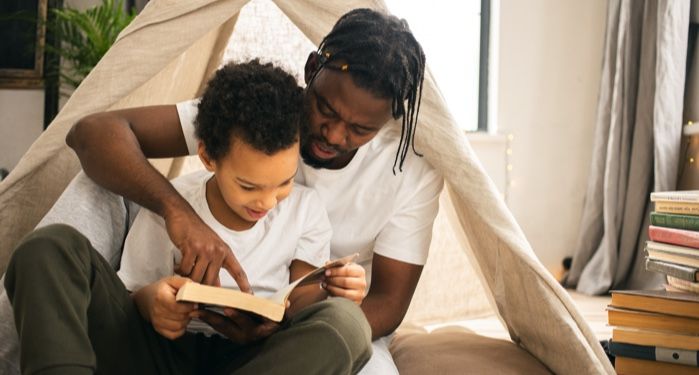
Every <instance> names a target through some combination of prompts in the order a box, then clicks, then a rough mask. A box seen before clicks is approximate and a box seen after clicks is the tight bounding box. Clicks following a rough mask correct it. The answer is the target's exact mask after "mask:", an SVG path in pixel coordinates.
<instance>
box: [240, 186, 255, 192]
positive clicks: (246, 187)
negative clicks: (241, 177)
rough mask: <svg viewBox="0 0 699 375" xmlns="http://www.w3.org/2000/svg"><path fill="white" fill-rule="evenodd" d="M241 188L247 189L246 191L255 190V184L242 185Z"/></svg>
mask: <svg viewBox="0 0 699 375" xmlns="http://www.w3.org/2000/svg"><path fill="white" fill-rule="evenodd" d="M240 188H241V189H243V190H245V191H253V190H255V187H254V186H245V185H240Z"/></svg>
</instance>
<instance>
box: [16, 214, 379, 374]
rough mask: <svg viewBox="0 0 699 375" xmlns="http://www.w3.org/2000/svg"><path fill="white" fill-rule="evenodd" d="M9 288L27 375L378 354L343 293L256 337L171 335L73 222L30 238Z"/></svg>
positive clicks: (316, 365)
mask: <svg viewBox="0 0 699 375" xmlns="http://www.w3.org/2000/svg"><path fill="white" fill-rule="evenodd" d="M5 288H6V289H7V293H8V296H9V298H10V301H11V302H12V308H13V311H14V316H15V323H16V325H17V331H18V333H19V343H20V366H21V369H22V373H23V374H92V373H100V374H282V373H283V374H351V373H356V372H358V371H359V370H360V369H361V368H362V366H364V364H365V363H366V362H367V361H368V360H369V357H370V355H371V333H370V328H369V324H368V323H367V321H366V318H365V317H364V315H363V313H362V311H361V309H359V307H358V306H357V305H356V304H354V303H352V302H350V301H348V300H344V299H340V298H333V299H328V300H326V301H323V302H320V303H317V304H314V305H311V306H309V307H307V308H306V309H304V310H302V311H301V312H299V313H298V314H297V315H295V316H294V317H293V318H292V319H290V320H289V321H288V322H286V323H285V324H284V325H283V327H282V329H281V330H280V331H278V332H277V333H275V334H273V335H272V336H270V337H268V338H267V339H265V340H262V341H259V342H256V343H254V344H248V345H237V344H234V343H233V342H231V341H229V340H227V339H225V338H223V337H220V336H212V337H206V336H204V335H202V334H196V335H195V334H185V335H184V336H182V337H180V338H178V339H176V340H169V339H167V338H165V337H163V336H161V335H160V334H158V333H157V332H156V331H155V330H154V329H153V327H152V326H151V324H150V323H149V322H147V321H145V320H144V319H143V318H142V317H141V315H140V314H139V312H138V309H137V307H136V305H135V304H134V302H133V300H132V299H131V296H130V295H129V292H128V291H127V290H126V288H125V287H124V284H122V282H121V280H119V278H118V277H117V275H116V272H115V271H114V270H113V269H112V268H111V267H110V266H109V264H108V263H107V262H106V261H105V260H104V259H103V258H102V257H101V256H100V255H99V253H97V251H96V250H95V249H94V248H93V247H92V245H91V244H90V242H89V241H88V240H87V238H85V237H84V236H83V235H81V234H80V233H79V232H77V231H76V230H75V229H73V228H71V227H68V226H65V225H52V226H49V227H45V228H42V229H39V230H37V231H35V232H33V233H32V234H30V235H29V236H28V237H26V238H25V239H24V240H23V241H22V243H21V244H20V246H19V247H18V248H17V249H16V251H15V252H14V254H13V255H12V259H11V260H10V263H9V266H8V269H7V273H6V275H5Z"/></svg>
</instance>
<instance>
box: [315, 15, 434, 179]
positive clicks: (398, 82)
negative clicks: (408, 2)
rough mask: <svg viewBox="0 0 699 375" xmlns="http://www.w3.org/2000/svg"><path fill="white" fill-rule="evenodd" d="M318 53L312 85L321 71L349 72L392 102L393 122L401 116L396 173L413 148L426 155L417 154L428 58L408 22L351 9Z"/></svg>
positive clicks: (358, 80)
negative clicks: (419, 115) (416, 147)
mask: <svg viewBox="0 0 699 375" xmlns="http://www.w3.org/2000/svg"><path fill="white" fill-rule="evenodd" d="M317 54H318V56H319V64H318V67H317V68H316V70H315V72H314V73H313V75H312V76H311V79H310V80H309V86H310V84H311V83H312V82H313V79H314V78H315V77H316V76H317V74H318V72H319V71H320V70H321V69H323V68H327V69H332V70H336V71H346V72H349V74H350V75H351V76H352V79H353V81H354V83H355V84H356V85H357V86H359V87H361V88H363V89H366V90H369V91H370V92H371V93H373V94H375V95H377V96H378V97H381V98H389V99H391V100H392V105H391V111H392V115H393V118H394V119H396V120H397V119H398V118H400V117H402V127H401V134H400V142H399V144H398V150H397V151H396V157H395V160H394V162H393V174H395V173H396V165H398V169H399V170H400V171H401V172H402V171H403V163H404V162H405V158H406V156H407V154H408V151H409V150H410V148H412V150H413V152H414V153H415V155H418V156H422V155H421V154H419V153H418V152H417V151H416V150H415V127H416V124H417V117H418V114H419V112H420V100H421V98H422V83H423V80H424V76H425V53H424V52H423V50H422V47H421V46H420V44H419V43H418V42H417V40H416V39H415V37H414V36H413V34H412V32H411V31H410V28H409V27H408V23H407V22H406V21H405V20H403V19H399V18H398V17H396V16H393V15H389V14H383V13H379V12H377V11H375V10H371V9H355V10H352V11H350V12H348V13H347V14H345V15H344V16H342V17H341V18H340V19H339V20H338V21H337V23H336V24H335V26H334V27H333V29H332V31H330V34H328V35H327V36H326V37H325V38H324V39H323V40H322V42H321V43H320V46H319V47H318V51H317ZM406 102H407V103H406ZM406 104H407V105H406Z"/></svg>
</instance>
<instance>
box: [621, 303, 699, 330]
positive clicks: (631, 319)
mask: <svg viewBox="0 0 699 375" xmlns="http://www.w3.org/2000/svg"><path fill="white" fill-rule="evenodd" d="M607 319H608V323H609V325H612V326H619V327H630V328H637V329H651V330H660V331H669V332H675V333H679V334H683V335H699V319H694V318H687V317H683V316H674V315H667V314H659V313H653V312H646V311H638V310H629V309H621V308H617V307H614V306H609V307H607Z"/></svg>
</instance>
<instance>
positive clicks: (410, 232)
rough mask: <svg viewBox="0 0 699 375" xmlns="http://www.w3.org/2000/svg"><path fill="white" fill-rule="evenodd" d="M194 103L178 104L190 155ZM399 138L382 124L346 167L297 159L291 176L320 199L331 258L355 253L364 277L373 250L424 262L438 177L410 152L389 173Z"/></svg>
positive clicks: (439, 187)
mask: <svg viewBox="0 0 699 375" xmlns="http://www.w3.org/2000/svg"><path fill="white" fill-rule="evenodd" d="M197 104H198V100H191V101H187V102H181V103H178V104H177V111H178V114H179V118H180V123H181V124H182V131H183V133H184V137H185V140H186V142H187V147H188V148H189V153H190V154H192V155H194V154H196V152H197V143H198V140H197V138H196V136H195V134H194V121H195V119H196V115H197ZM399 137H400V134H397V132H396V131H395V130H394V129H391V128H390V127H389V126H385V127H384V129H382V130H381V131H380V132H379V134H377V135H376V137H374V139H372V140H371V141H370V142H369V143H367V144H366V145H364V146H362V147H360V148H359V149H358V150H357V153H356V154H355V156H354V158H352V161H351V162H350V163H349V164H348V165H347V166H346V167H344V168H342V169H337V170H331V169H315V168H312V167H310V166H308V165H306V164H305V163H303V161H301V162H300V163H299V171H298V173H297V175H296V178H295V181H296V182H297V183H300V184H303V185H305V186H308V187H311V188H313V189H315V190H316V191H317V192H318V194H319V195H320V199H321V200H322V201H323V203H324V204H325V209H326V210H327V213H328V217H329V218H330V223H331V224H332V228H333V231H332V232H333V234H332V240H331V243H330V257H331V258H333V259H335V258H339V257H343V256H346V255H350V254H353V253H359V260H358V263H360V264H362V265H363V266H364V267H365V268H366V270H367V279H368V281H371V277H370V275H371V261H372V257H373V253H376V254H380V255H382V256H385V257H388V258H392V259H395V260H399V261H402V262H406V263H411V264H417V265H424V264H425V262H426V261H427V253H428V251H429V245H430V241H431V239H432V224H433V223H434V218H435V217H436V216H437V211H438V209H439V194H440V192H441V191H442V186H443V179H442V176H440V175H439V174H438V173H437V172H436V171H435V170H434V169H433V168H432V166H430V165H429V164H428V163H427V161H425V159H424V158H420V157H417V156H416V155H412V154H411V155H409V156H408V157H407V158H406V160H405V164H404V165H403V172H400V171H398V170H397V168H396V175H393V171H392V168H393V161H394V159H395V156H396V150H397V149H398V143H399Z"/></svg>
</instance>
